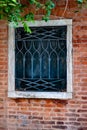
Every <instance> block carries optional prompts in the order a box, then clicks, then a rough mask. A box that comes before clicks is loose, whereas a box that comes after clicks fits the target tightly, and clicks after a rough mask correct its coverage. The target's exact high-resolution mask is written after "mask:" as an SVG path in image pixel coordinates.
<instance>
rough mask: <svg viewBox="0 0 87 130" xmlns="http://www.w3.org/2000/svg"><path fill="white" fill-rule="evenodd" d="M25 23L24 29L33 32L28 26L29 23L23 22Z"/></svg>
mask: <svg viewBox="0 0 87 130" xmlns="http://www.w3.org/2000/svg"><path fill="white" fill-rule="evenodd" d="M22 24H23V27H24V30H25V31H26V32H28V33H31V29H30V28H29V27H28V25H27V23H26V22H22Z"/></svg>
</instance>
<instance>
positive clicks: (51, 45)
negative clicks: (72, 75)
mask: <svg viewBox="0 0 87 130" xmlns="http://www.w3.org/2000/svg"><path fill="white" fill-rule="evenodd" d="M31 30H32V33H31V34H28V33H26V32H24V29H23V28H22V27H19V28H16V30H15V89H16V90H20V91H45V92H48V91H49V92H57V91H58V92H59V91H60V92H62V91H66V81H67V79H66V77H67V63H66V58H67V47H66V41H67V39H66V34H67V26H58V27H57V26H56V27H32V28H31Z"/></svg>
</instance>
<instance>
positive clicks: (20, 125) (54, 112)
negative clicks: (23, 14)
mask: <svg viewBox="0 0 87 130" xmlns="http://www.w3.org/2000/svg"><path fill="white" fill-rule="evenodd" d="M60 7H61V8H60ZM64 7H65V0H63V1H60V2H59V3H58V2H57V6H56V8H55V9H54V10H53V12H52V15H51V19H58V18H59V17H61V16H63V15H64V17H65V18H72V19H73V99H72V100H47V99H46V100H45V99H41V100H40V99H10V98H8V97H7V91H8V82H7V80H8V76H7V75H8V65H7V64H8V44H7V42H8V34H7V30H8V29H7V23H6V22H4V21H0V130H87V9H82V10H80V12H78V13H74V11H75V10H77V9H76V8H77V5H76V3H75V0H69V4H68V8H67V10H66V12H65V14H63V12H64ZM42 14H43V11H42V12H38V13H37V15H36V18H37V19H40V15H42Z"/></svg>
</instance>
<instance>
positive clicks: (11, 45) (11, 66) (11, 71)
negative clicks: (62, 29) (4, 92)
mask: <svg viewBox="0 0 87 130" xmlns="http://www.w3.org/2000/svg"><path fill="white" fill-rule="evenodd" d="M64 25H65V26H67V91H66V92H29V91H28V92H23V91H16V90H15V28H14V27H12V26H11V25H10V24H9V28H8V97H9V98H44V99H71V98H72V92H73V89H72V19H61V20H49V21H48V22H45V21H35V22H32V23H29V26H30V27H43V26H64ZM19 27H22V24H21V23H19Z"/></svg>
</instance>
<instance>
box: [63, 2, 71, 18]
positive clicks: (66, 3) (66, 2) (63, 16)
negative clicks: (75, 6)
mask: <svg viewBox="0 0 87 130" xmlns="http://www.w3.org/2000/svg"><path fill="white" fill-rule="evenodd" d="M68 3H69V0H66V6H65V9H64V12H63V14H62V17H64V15H65V13H66V10H67V7H68Z"/></svg>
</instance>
